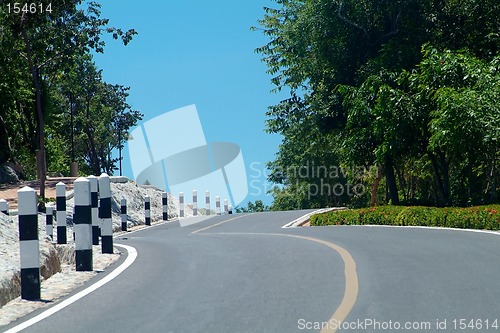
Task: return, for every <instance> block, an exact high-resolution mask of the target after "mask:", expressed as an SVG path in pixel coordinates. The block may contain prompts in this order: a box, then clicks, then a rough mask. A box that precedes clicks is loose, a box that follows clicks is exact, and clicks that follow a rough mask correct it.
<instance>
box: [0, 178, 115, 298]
mask: <svg viewBox="0 0 500 333" xmlns="http://www.w3.org/2000/svg"><path fill="white" fill-rule="evenodd" d="M89 178H90V179H87V178H83V177H80V178H78V179H76V180H75V182H74V200H75V206H74V212H73V223H74V235H75V250H76V255H75V257H76V258H75V259H76V260H75V262H76V270H77V271H92V270H93V260H92V257H93V255H92V244H93V243H95V237H94V231H96V232H98V230H96V228H95V226H96V225H97V226H98V223H96V222H95V221H96V219H97V218H99V219H100V220H101V221H102V224H101V229H102V231H101V239H102V253H113V225H112V221H111V189H110V179H109V176H108V175H106V174H102V175H101V177H99V179H97V177H89ZM96 181H98V187H99V194H100V202H99V204H97V202H96V200H97V199H96V194H95V193H96V192H97V191H96V186H95V185H96V183H95V182H96ZM65 192H66V186H65V185H64V184H63V183H59V184H57V185H56V197H57V198H56V219H57V222H58V223H57V241H58V244H65V243H66V242H67V237H66V193H65ZM37 202H38V200H37V194H36V192H35V190H33V189H32V188H30V187H24V188H22V189H20V190H19V191H18V206H19V207H18V215H19V216H18V220H19V244H20V257H21V298H22V299H26V300H39V299H40V254H39V251H40V250H39V238H38V207H37V206H38V205H37ZM97 206H99V207H98V212H96V210H97ZM2 208H4V207H3V206H2V205H0V209H2ZM2 212H3V213H8V208H7V209H6V211H4V210H2ZM96 213H97V214H96ZM46 226H47V234H48V235H49V236H50V237H52V235H53V208H52V207H50V206H49V207H47V210H46Z"/></svg>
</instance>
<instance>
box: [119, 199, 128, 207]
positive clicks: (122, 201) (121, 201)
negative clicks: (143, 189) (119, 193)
mask: <svg viewBox="0 0 500 333" xmlns="http://www.w3.org/2000/svg"><path fill="white" fill-rule="evenodd" d="M120 205H122V206H125V205H127V199H125V198H122V199H121V200H120Z"/></svg>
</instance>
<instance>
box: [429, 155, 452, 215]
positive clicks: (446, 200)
mask: <svg viewBox="0 0 500 333" xmlns="http://www.w3.org/2000/svg"><path fill="white" fill-rule="evenodd" d="M428 156H429V158H430V160H431V164H432V168H433V170H434V180H435V181H436V185H437V188H438V191H439V196H440V199H441V201H442V202H441V203H442V204H443V205H445V206H448V205H449V204H450V182H449V176H448V164H447V163H446V160H445V159H444V156H443V155H441V156H440V161H438V159H437V157H436V155H434V154H433V153H431V152H428Z"/></svg>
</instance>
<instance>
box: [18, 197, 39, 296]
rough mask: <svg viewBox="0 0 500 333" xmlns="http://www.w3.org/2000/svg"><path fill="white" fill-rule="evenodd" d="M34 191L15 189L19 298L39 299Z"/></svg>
mask: <svg viewBox="0 0 500 333" xmlns="http://www.w3.org/2000/svg"><path fill="white" fill-rule="evenodd" d="M37 201H38V200H37V197H36V192H35V190H33V189H32V188H30V187H23V188H22V189H20V190H19V191H17V202H18V205H19V208H18V214H19V246H20V254H21V298H22V299H26V300H39V299H40V249H39V241H38V207H37Z"/></svg>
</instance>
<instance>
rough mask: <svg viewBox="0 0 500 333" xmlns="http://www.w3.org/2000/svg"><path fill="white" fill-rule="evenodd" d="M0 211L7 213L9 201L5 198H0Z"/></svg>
mask: <svg viewBox="0 0 500 333" xmlns="http://www.w3.org/2000/svg"><path fill="white" fill-rule="evenodd" d="M0 213H4V214H5V215H9V203H8V202H7V200H5V199H0Z"/></svg>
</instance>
